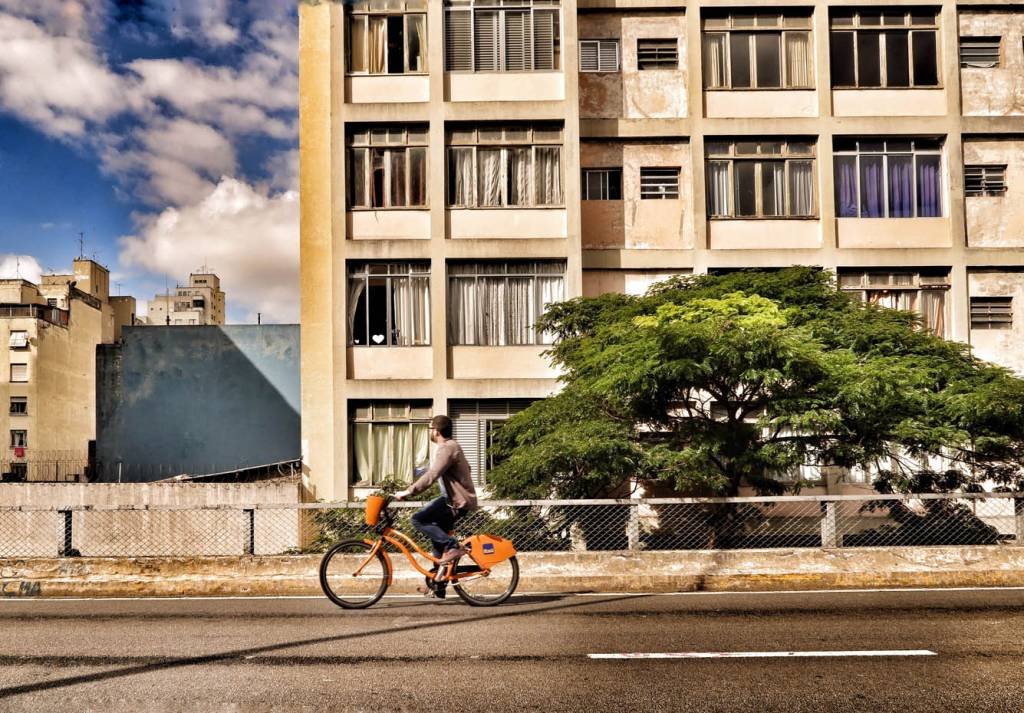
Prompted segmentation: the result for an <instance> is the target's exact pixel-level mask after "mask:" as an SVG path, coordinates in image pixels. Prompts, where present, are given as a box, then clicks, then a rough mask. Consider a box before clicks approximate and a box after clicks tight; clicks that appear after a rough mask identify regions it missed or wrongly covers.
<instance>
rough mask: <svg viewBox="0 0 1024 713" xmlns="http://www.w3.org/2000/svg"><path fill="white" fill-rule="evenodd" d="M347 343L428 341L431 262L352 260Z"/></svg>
mask: <svg viewBox="0 0 1024 713" xmlns="http://www.w3.org/2000/svg"><path fill="white" fill-rule="evenodd" d="M348 334H349V344H351V345H353V346H369V347H414V346H423V345H427V344H430V265H429V264H428V263H425V262H423V263H417V262H413V263H408V262H401V263H376V262H370V263H355V264H353V265H351V266H350V268H349V272H348Z"/></svg>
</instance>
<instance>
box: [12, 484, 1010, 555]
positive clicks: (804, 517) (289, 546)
mask: <svg viewBox="0 0 1024 713" xmlns="http://www.w3.org/2000/svg"><path fill="white" fill-rule="evenodd" d="M420 506H421V503H409V502H402V503H394V504H393V507H394V508H395V514H396V527H398V528H400V529H402V530H404V531H405V532H407V533H409V534H411V535H414V534H415V530H414V528H413V527H412V525H411V523H410V522H409V517H410V516H411V514H412V512H413V511H414V509H416V508H418V507H420ZM362 518H363V503H362V502H338V503H295V504H252V505H246V504H242V505H237V504H229V505H211V506H206V507H194V506H174V505H133V506H88V505H76V506H68V507H62V506H53V507H34V506H11V505H9V506H0V558H17V557H53V556H62V557H66V556H87V557H88V556H94V557H147V556H226V555H284V554H298V553H307V552H320V551H323V550H324V549H326V548H327V547H328V546H330V544H331V543H332V542H335V541H337V540H340V539H344V538H347V537H365V536H366V535H367V532H368V528H366V526H365V525H364V524H363V520H362ZM456 531H457V532H458V533H459V534H460V535H468V534H471V533H474V532H484V531H486V532H490V533H493V534H497V535H501V536H504V537H508V538H510V539H512V540H513V541H514V542H515V544H516V547H517V548H518V549H519V550H520V551H526V552H529V551H547V552H552V551H619V550H627V551H628V550H707V549H764V548H792V547H807V548H838V547H898V546H933V545H934V546H938V545H996V544H1006V545H1024V493H963V494H960V493H957V494H922V495H846V496H841V495H811V496H773V497H743V498H641V499H617V500H616V499H608V500H491V501H485V502H482V503H481V507H480V509H479V510H477V511H474V512H473V513H470V514H469V515H467V516H466V517H465V518H463V519H462V520H460V521H459V522H458V523H457V525H456Z"/></svg>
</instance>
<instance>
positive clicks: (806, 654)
mask: <svg viewBox="0 0 1024 713" xmlns="http://www.w3.org/2000/svg"><path fill="white" fill-rule="evenodd" d="M587 656H588V657H589V658H592V659H790V658H797V659H809V658H835V657H852V656H938V654H936V653H935V652H934V651H928V650H927V649H894V650H891V651H871V650H868V651H707V652H702V651H689V652H684V653H660V654H657V653H652V654H640V653H637V654H587Z"/></svg>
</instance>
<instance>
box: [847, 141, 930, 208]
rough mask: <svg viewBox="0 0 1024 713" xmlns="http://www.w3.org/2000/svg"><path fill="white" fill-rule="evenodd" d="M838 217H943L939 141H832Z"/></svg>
mask: <svg viewBox="0 0 1024 713" xmlns="http://www.w3.org/2000/svg"><path fill="white" fill-rule="evenodd" d="M833 161H834V163H835V176H834V180H835V192H836V194H835V198H836V215H837V216H838V217H840V218H935V217H939V216H941V215H942V206H943V200H942V185H943V181H942V144H941V141H940V140H939V139H932V138H927V139H904V138H900V139H879V138H871V139H839V138H837V139H835V144H834V150H833Z"/></svg>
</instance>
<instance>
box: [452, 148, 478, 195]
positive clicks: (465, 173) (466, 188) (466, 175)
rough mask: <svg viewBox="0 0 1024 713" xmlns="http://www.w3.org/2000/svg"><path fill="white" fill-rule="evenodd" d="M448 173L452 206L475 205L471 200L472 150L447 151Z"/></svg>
mask: <svg viewBox="0 0 1024 713" xmlns="http://www.w3.org/2000/svg"><path fill="white" fill-rule="evenodd" d="M448 171H449V172H450V176H449V185H450V189H449V190H450V192H451V195H450V196H449V197H448V200H449V203H451V205H453V206H471V205H475V203H476V201H474V200H473V196H474V190H473V149H471V148H467V147H461V148H450V149H448Z"/></svg>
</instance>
